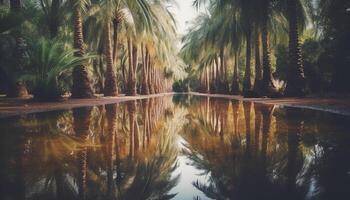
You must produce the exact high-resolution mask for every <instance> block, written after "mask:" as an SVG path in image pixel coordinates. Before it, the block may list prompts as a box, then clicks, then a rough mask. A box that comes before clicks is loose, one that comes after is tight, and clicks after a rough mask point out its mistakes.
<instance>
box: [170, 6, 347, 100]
mask: <svg viewBox="0 0 350 200" xmlns="http://www.w3.org/2000/svg"><path fill="white" fill-rule="evenodd" d="M194 5H195V6H197V7H199V8H202V9H204V10H205V12H203V14H201V15H200V16H198V17H197V19H196V20H195V21H194V22H193V25H192V27H191V28H190V30H189V33H188V34H187V35H186V36H184V38H183V42H184V46H183V48H182V51H181V56H182V58H183V59H184V61H185V62H186V63H188V64H189V68H190V69H188V71H196V72H197V73H196V74H194V75H193V76H190V77H189V78H187V79H185V80H181V81H179V82H177V83H176V84H175V86H176V87H174V89H178V90H180V91H184V90H187V88H188V87H189V86H191V87H194V89H195V90H198V91H201V92H208V93H209V92H210V93H224V94H242V93H243V94H244V95H246V96H280V95H286V96H304V95H305V94H308V93H318V94H320V93H331V92H333V93H334V92H336V93H349V91H350V82H349V79H348V78H346V74H348V73H349V72H350V71H349V70H350V68H349V66H350V59H349V58H350V47H349V45H348V44H350V25H349V23H348V22H349V20H350V2H349V1H348V0H339V1H332V0H313V1H309V0H216V1H214V0H195V1H194Z"/></svg>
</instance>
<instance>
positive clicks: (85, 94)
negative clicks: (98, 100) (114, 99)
mask: <svg viewBox="0 0 350 200" xmlns="http://www.w3.org/2000/svg"><path fill="white" fill-rule="evenodd" d="M73 23H74V48H75V49H77V50H78V51H77V52H76V53H75V56H77V57H82V56H84V54H85V47H84V40H83V22H82V16H81V11H80V8H78V7H75V8H74V13H73ZM93 96H94V93H93V90H92V87H91V80H90V77H89V72H88V68H87V66H85V65H80V66H76V67H75V68H74V70H73V87H72V98H91V97H93Z"/></svg>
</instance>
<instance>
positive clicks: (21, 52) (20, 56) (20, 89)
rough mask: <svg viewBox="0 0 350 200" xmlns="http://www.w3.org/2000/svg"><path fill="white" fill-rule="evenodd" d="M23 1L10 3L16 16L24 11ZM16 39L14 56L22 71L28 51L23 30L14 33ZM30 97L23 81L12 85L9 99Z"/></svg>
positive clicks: (12, 0)
mask: <svg viewBox="0 0 350 200" xmlns="http://www.w3.org/2000/svg"><path fill="white" fill-rule="evenodd" d="M22 4H23V3H22V1H21V0H11V1H10V10H11V12H13V13H15V15H21V11H22ZM12 34H13V35H14V36H15V39H16V46H15V50H14V56H15V57H16V58H17V59H16V65H17V68H18V69H17V70H18V71H21V70H23V68H24V65H25V54H26V53H25V51H26V42H25V40H24V38H23V36H22V34H21V30H15V31H14V32H13V33H12ZM27 95H28V91H27V86H26V84H25V82H23V81H17V80H14V81H13V82H12V83H10V87H9V89H8V91H7V96H8V97H24V96H27Z"/></svg>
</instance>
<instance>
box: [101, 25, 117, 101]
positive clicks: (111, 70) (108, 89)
mask: <svg viewBox="0 0 350 200" xmlns="http://www.w3.org/2000/svg"><path fill="white" fill-rule="evenodd" d="M105 33H106V42H105V45H106V49H105V51H106V52H105V53H106V62H107V69H106V74H105V77H106V78H105V88H104V91H103V93H104V95H105V96H117V95H118V89H117V77H116V71H115V66H114V63H113V60H114V58H113V49H112V37H111V24H110V22H109V21H108V22H107V23H106V30H105Z"/></svg>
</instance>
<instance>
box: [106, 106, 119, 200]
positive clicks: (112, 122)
mask: <svg viewBox="0 0 350 200" xmlns="http://www.w3.org/2000/svg"><path fill="white" fill-rule="evenodd" d="M117 109H118V107H117V104H110V105H106V118H107V121H108V132H107V134H108V135H107V147H106V148H107V196H108V197H112V196H114V194H113V193H114V181H113V169H114V163H113V160H114V159H113V158H114V155H115V150H116V148H115V145H116V137H117V136H116V132H117ZM117 170H118V169H117Z"/></svg>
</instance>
